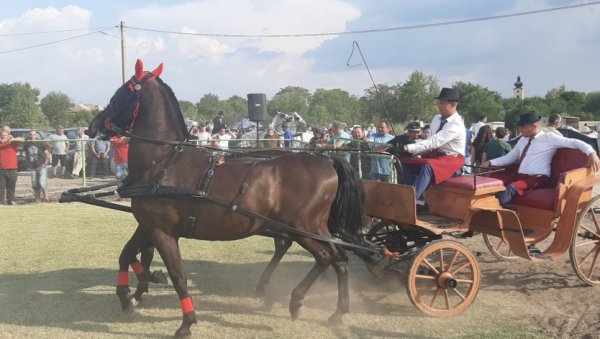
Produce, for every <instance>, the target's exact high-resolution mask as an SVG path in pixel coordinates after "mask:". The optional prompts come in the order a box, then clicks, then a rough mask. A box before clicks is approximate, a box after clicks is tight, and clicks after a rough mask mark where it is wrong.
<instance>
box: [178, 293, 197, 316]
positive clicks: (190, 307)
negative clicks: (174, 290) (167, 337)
mask: <svg viewBox="0 0 600 339" xmlns="http://www.w3.org/2000/svg"><path fill="white" fill-rule="evenodd" d="M180 301H181V311H182V312H183V313H184V314H185V313H190V312H194V303H192V297H185V298H183V299H181V300H180Z"/></svg>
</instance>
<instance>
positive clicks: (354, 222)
mask: <svg viewBox="0 0 600 339" xmlns="http://www.w3.org/2000/svg"><path fill="white" fill-rule="evenodd" d="M331 159H332V162H333V167H334V168H335V171H336V172H337V175H338V188H337V194H336V196H335V201H334V202H333V204H332V205H331V210H330V212H329V220H328V222H327V224H328V226H329V232H331V234H338V235H339V236H341V237H342V238H343V239H345V240H347V241H351V242H355V241H353V240H355V239H357V238H358V234H359V231H360V229H361V226H362V222H363V214H364V210H365V190H364V187H363V184H362V182H361V179H360V177H359V176H358V173H357V172H356V171H355V170H354V169H353V168H352V166H350V164H349V163H348V162H347V161H346V160H344V159H342V158H338V157H332V158H331Z"/></svg>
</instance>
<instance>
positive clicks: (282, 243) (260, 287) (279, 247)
mask: <svg viewBox="0 0 600 339" xmlns="http://www.w3.org/2000/svg"><path fill="white" fill-rule="evenodd" d="M273 241H274V243H275V253H274V254H273V258H271V261H269V264H268V265H267V267H266V268H265V270H264V271H263V273H262V274H261V275H260V279H258V284H256V295H258V296H262V295H264V293H265V287H266V286H267V285H268V284H269V281H270V280H271V276H272V275H273V271H275V267H277V265H278V264H279V262H280V261H281V258H283V256H284V255H285V253H286V252H287V251H288V249H289V248H290V246H292V241H291V240H288V239H279V238H273Z"/></svg>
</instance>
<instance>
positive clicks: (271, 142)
mask: <svg viewBox="0 0 600 339" xmlns="http://www.w3.org/2000/svg"><path fill="white" fill-rule="evenodd" d="M263 147H265V148H279V136H278V135H277V133H275V129H274V128H273V127H269V128H267V133H266V134H265V136H264V140H263Z"/></svg>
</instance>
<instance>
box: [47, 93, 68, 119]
mask: <svg viewBox="0 0 600 339" xmlns="http://www.w3.org/2000/svg"><path fill="white" fill-rule="evenodd" d="M69 107H71V99H69V97H68V96H67V95H66V94H64V93H61V92H50V93H48V94H47V95H46V96H45V97H43V98H42V100H41V101H40V108H41V109H42V112H43V113H44V115H46V118H47V119H48V121H50V123H52V124H54V125H65V124H66V122H67V121H65V119H66V118H65V113H66V112H68V110H69Z"/></svg>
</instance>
